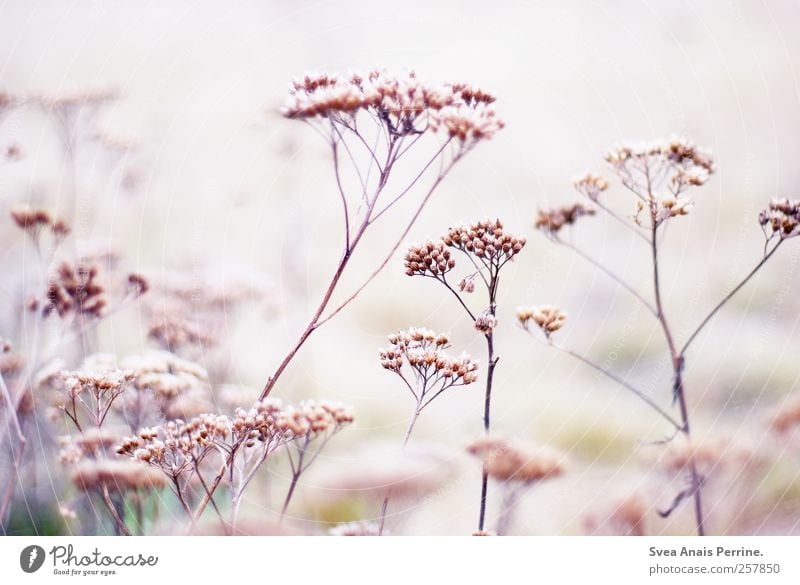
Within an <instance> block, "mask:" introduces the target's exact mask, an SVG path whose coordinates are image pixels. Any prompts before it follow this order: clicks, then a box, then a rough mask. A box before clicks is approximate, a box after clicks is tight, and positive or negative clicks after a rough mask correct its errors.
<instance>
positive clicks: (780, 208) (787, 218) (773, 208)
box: [758, 199, 800, 240]
mask: <svg viewBox="0 0 800 585" xmlns="http://www.w3.org/2000/svg"><path fill="white" fill-rule="evenodd" d="M758 223H759V224H760V225H761V228H762V229H763V230H764V234H765V236H766V237H767V239H772V238H773V237H777V238H780V239H781V240H784V239H787V238H792V237H794V236H797V235H800V200H797V199H773V200H772V201H771V202H770V204H769V206H768V207H767V208H766V209H764V210H763V211H761V213H759V214H758Z"/></svg>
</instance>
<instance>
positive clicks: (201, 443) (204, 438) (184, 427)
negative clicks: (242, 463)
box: [116, 414, 231, 473]
mask: <svg viewBox="0 0 800 585" xmlns="http://www.w3.org/2000/svg"><path fill="white" fill-rule="evenodd" d="M230 434H231V422H230V419H229V418H228V417H226V416H224V415H215V414H203V415H200V416H198V417H195V418H193V419H192V420H190V421H189V422H184V421H182V420H180V419H178V420H173V421H169V422H167V423H166V424H165V425H164V426H163V427H158V428H145V429H141V430H140V431H139V434H138V436H132V437H127V438H125V439H123V440H122V442H121V444H120V445H119V446H118V447H117V449H116V452H117V454H119V455H127V456H130V457H133V458H134V459H137V460H139V461H142V462H144V463H148V464H150V465H154V466H156V467H162V468H164V469H165V470H167V469H169V470H171V471H173V472H175V473H177V472H180V470H181V468H182V467H183V466H184V465H186V464H187V463H188V462H196V461H198V460H199V459H201V458H202V457H203V455H204V454H205V453H206V452H208V450H209V449H211V448H214V447H215V446H218V445H220V444H222V443H223V442H224V441H225V439H227V437H228V436H229V435H230Z"/></svg>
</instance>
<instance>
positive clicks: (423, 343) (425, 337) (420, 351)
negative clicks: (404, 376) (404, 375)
mask: <svg viewBox="0 0 800 585" xmlns="http://www.w3.org/2000/svg"><path fill="white" fill-rule="evenodd" d="M449 346H450V340H449V339H448V337H447V336H446V335H440V334H438V333H435V332H433V331H431V330H430V329H425V328H422V327H412V328H410V329H409V330H408V331H398V332H397V333H393V334H392V335H390V336H389V347H387V348H386V349H382V350H380V360H381V366H383V367H384V368H385V369H387V370H391V371H394V372H398V373H399V372H401V370H402V368H403V366H404V365H405V364H408V365H409V366H410V367H411V368H412V369H413V370H415V371H416V372H417V373H418V374H419V375H421V376H422V377H424V378H425V379H426V380H428V379H431V380H434V379H435V380H442V381H444V382H446V383H447V385H448V387H449V386H462V385H467V384H472V383H473V382H475V381H476V380H477V379H478V374H477V371H478V364H477V363H476V362H474V361H472V358H470V357H469V356H468V355H466V354H461V356H459V357H457V358H453V357H450V356H449V355H448V354H447V353H446V352H445V349H446V348H448V347H449Z"/></svg>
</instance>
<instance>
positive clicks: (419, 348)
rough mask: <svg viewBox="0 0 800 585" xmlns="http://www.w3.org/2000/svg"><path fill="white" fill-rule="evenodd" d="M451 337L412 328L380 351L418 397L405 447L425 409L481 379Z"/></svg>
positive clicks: (384, 362) (380, 528)
mask: <svg viewBox="0 0 800 585" xmlns="http://www.w3.org/2000/svg"><path fill="white" fill-rule="evenodd" d="M449 347H450V339H449V337H448V336H447V335H441V334H439V333H435V332H433V331H431V330H430V329H425V328H418V327H412V328H410V329H409V330H408V331H398V332H397V333H393V334H392V335H390V336H389V346H388V347H387V348H385V349H382V350H381V351H380V360H381V366H382V367H383V368H384V369H386V370H389V371H390V372H394V373H395V374H396V375H397V376H398V377H399V378H400V379H401V380H402V381H403V383H404V384H405V386H406V387H407V388H408V391H409V392H410V393H411V395H412V396H413V397H414V402H415V405H414V411H413V412H412V414H411V417H410V418H409V421H408V428H407V429H406V434H405V436H404V437H403V447H402V448H403V449H405V448H406V446H407V445H408V441H409V440H410V439H411V433H412V431H413V430H414V426H415V425H416V424H417V419H418V418H419V416H420V414H422V411H423V410H424V409H425V408H427V407H428V405H430V404H431V402H433V401H434V400H436V399H437V398H438V397H439V396H441V394H442V393H443V392H445V391H446V390H449V389H451V388H457V387H459V386H468V385H469V384H472V383H474V382H476V381H477V379H478V374H477V372H478V364H477V363H476V362H474V361H473V360H472V358H470V357H469V356H468V355H467V354H465V353H462V354H461V355H460V356H459V357H455V358H454V357H451V356H450V355H449V354H448V353H447V351H446V350H447V349H448V348H449ZM389 497H390V496H389V495H387V496H386V497H384V499H383V504H382V505H381V514H380V521H379V525H378V534H379V535H380V534H383V529H384V525H385V523H386V511H387V509H388V507H389Z"/></svg>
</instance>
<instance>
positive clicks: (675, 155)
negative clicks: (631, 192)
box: [605, 138, 715, 192]
mask: <svg viewBox="0 0 800 585" xmlns="http://www.w3.org/2000/svg"><path fill="white" fill-rule="evenodd" d="M605 159H606V162H608V163H609V164H610V165H611V167H612V168H613V169H614V171H615V172H616V173H617V174H618V175H619V176H620V177H621V178H622V179H623V181H629V182H630V181H632V182H633V183H631V185H632V184H634V183H635V182H637V179H635V177H636V175H637V174H641V173H645V174H646V176H648V177H649V178H650V188H651V189H652V188H653V187H656V188H658V187H660V186H661V185H662V184H663V185H666V186H668V187H669V188H670V189H671V190H672V191H673V192H680V191H683V190H684V189H686V188H687V187H690V186H699V185H703V184H705V182H706V181H708V179H709V177H710V176H711V175H712V174H713V173H714V171H715V168H714V159H713V158H712V157H711V155H710V154H709V153H708V152H705V151H703V150H701V149H699V148H697V147H696V146H695V145H694V144H693V143H692V142H691V141H689V140H687V139H685V138H673V139H672V140H670V141H668V142H664V143H654V144H648V145H623V146H619V147H616V148H613V149H611V150H610V151H609V152H608V153H607V154H606V157H605ZM626 185H628V184H627V183H626ZM628 186H629V185H628Z"/></svg>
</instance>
